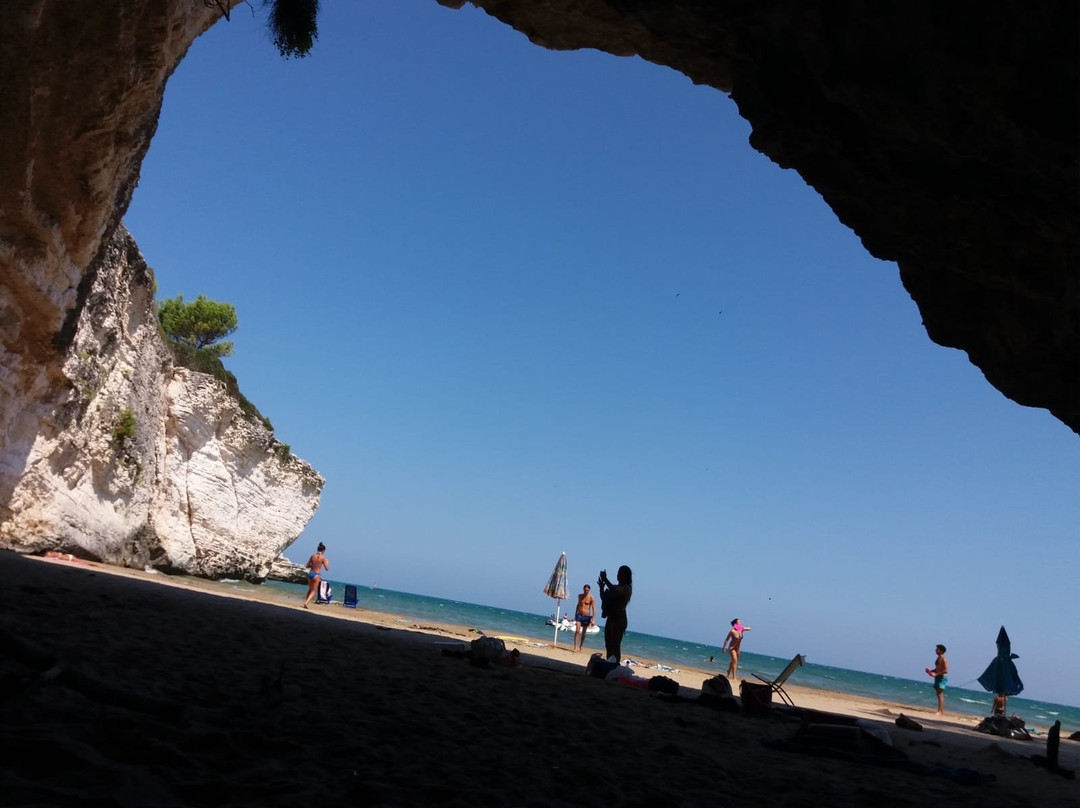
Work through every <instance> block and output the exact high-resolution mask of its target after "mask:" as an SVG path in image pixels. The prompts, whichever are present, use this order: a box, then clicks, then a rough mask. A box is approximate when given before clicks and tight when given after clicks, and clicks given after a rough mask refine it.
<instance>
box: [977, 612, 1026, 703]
mask: <svg viewBox="0 0 1080 808" xmlns="http://www.w3.org/2000/svg"><path fill="white" fill-rule="evenodd" d="M997 649H998V650H997V656H996V657H994V659H993V661H992V662H991V663H990V666H989V667H988V668H987V669H986V671H985V672H984V673H983V675H982V676H980V677H979V684H980V685H982V686H983V687H984V688H985V689H986V690H989V691H990V692H991V693H1004V694H1005V695H1006V696H1015V695H1017V694H1018V693H1020V692H1021V691H1022V690H1023V689H1024V683H1023V682H1021V681H1020V674H1019V673H1017V672H1016V665H1015V664H1013V660H1014V659H1019V657H1018V656H1017V655H1016V654H1014V653H1013V652H1012V642H1010V640H1009V635H1008V634H1007V633H1006V632H1005V626H1002V627H1001V631H999V632H998V636H997Z"/></svg>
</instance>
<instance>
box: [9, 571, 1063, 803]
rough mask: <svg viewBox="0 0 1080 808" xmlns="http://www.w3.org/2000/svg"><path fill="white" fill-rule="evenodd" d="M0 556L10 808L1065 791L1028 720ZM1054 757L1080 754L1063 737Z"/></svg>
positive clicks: (955, 796)
mask: <svg viewBox="0 0 1080 808" xmlns="http://www.w3.org/2000/svg"><path fill="white" fill-rule="evenodd" d="M0 574H2V575H3V580H4V581H5V585H4V587H3V588H2V590H0V606H2V609H0V646H2V647H3V653H2V654H0V675H2V676H3V677H4V687H3V689H2V690H0V693H2V696H0V699H2V700H0V709H2V713H0V715H2V719H3V720H2V723H0V727H2V728H0V733H2V737H0V741H2V743H3V745H4V748H5V749H7V750H9V751H8V752H7V753H5V755H4V756H3V763H2V764H0V787H2V789H3V793H4V795H5V802H6V803H7V804H10V805H66V804H74V803H76V802H78V803H79V804H83V805H91V804H93V805H124V806H127V805H130V806H145V805H160V806H182V805H183V806H186V805H194V804H206V805H252V806H256V805H258V806H269V805H283V806H285V805H311V806H335V805H345V804H348V805H463V806H464V805H469V806H476V805H492V806H502V805H514V806H516V805H536V806H546V805H552V804H566V805H595V804H597V803H600V804H609V805H626V806H629V805H641V806H645V805H650V806H652V805H714V804H717V803H718V802H719V803H720V804H728V805H754V806H762V805H766V806H767V805H815V806H820V805H830V806H865V805H869V804H875V803H876V804H879V805H923V806H925V805H926V804H927V803H928V802H929V801H933V802H935V803H937V804H950V805H953V806H955V805H979V806H985V807H986V808H992V807H993V806H1010V808H1014V807H1015V806H1017V805H1054V806H1056V805H1069V804H1080V787H1078V781H1076V780H1067V779H1065V778H1064V777H1062V776H1059V775H1057V774H1054V773H1051V772H1049V771H1047V770H1045V769H1044V768H1040V767H1038V766H1035V765H1034V764H1033V763H1032V761H1031V759H1030V758H1031V756H1032V755H1045V754H1046V740H1045V736H1039V737H1037V738H1036V739H1035V740H1033V741H1029V742H1025V741H1013V740H1006V739H1003V738H998V737H993V736H988V735H983V734H981V733H977V732H974V731H973V727H974V725H975V723H976V721H975V720H974V719H971V718H968V717H964V716H958V715H947V716H945V717H944V718H940V717H935V716H934V715H933V714H932V713H930V712H927V711H925V710H918V709H913V708H910V707H905V706H901V705H896V704H889V703H886V702H881V701H877V700H873V699H865V698H858V697H853V696H847V695H845V694H841V693H828V692H824V691H818V690H810V689H805V688H800V687H798V685H797V684H788V685H787V686H786V690H787V691H788V693H789V694H790V695H791V696H792V698H793V699H794V701H795V703H796V704H797V705H798V706H799V708H803V709H802V710H801V711H795V710H788V709H781V708H780V706H779V704H778V703H774V705H773V708H772V709H770V710H768V711H767V712H765V713H764V714H763V715H760V716H754V715H748V714H743V713H740V712H736V713H729V712H718V711H715V710H712V709H707V708H706V707H704V706H701V704H700V702H699V701H698V699H697V696H698V695H699V688H700V686H701V683H702V682H703V681H704V679H706V678H708V677H709V676H711V675H712V674H711V673H708V672H705V671H691V670H682V671H680V672H679V673H671V672H664V675H666V676H668V677H670V678H672V679H675V680H676V681H678V682H679V683H680V685H681V687H680V692H679V694H678V696H677V697H675V698H672V697H667V696H661V695H659V694H656V693H650V692H647V691H643V690H639V689H635V688H628V687H623V686H620V685H617V684H613V683H610V682H605V681H601V680H598V679H593V678H590V677H588V676H586V675H585V674H584V663H585V662H586V659H587V655H584V654H573V653H572V652H571V651H570V650H569V648H568V647H567V648H564V647H560V648H557V649H551V648H548V647H543V646H541V645H538V644H537V643H532V642H529V643H520V642H508V643H507V645H508V647H510V648H514V647H517V648H518V649H519V651H520V653H521V664H520V665H519V666H518V667H514V668H507V667H499V666H492V667H480V666H476V665H473V664H471V663H470V662H469V661H468V660H466V659H462V658H459V657H454V656H447V655H444V654H443V651H444V650H453V649H454V648H456V647H462V646H461V645H460V644H462V643H468V642H469V641H470V640H471V639H473V638H475V637H476V633H475V632H474V631H470V629H469V628H467V627H461V626H445V625H438V626H435V625H431V626H423V627H420V626H410V625H408V624H407V623H404V622H402V618H399V617H395V616H393V615H385V614H380V613H376V612H369V611H365V610H362V609H361V610H357V611H353V610H346V609H343V608H341V607H340V606H328V607H320V608H312V609H310V610H304V609H301V608H298V607H293V606H283V605H281V603H280V599H279V598H276V597H274V596H273V595H271V594H269V593H262V592H253V593H251V594H250V595H248V594H243V595H241V594H240V593H238V592H232V593H227V594H226V593H222V592H221V591H220V589H221V588H220V586H217V585H216V584H213V583H211V582H203V581H199V580H197V579H189V578H175V577H167V576H164V575H151V574H148V573H145V572H142V571H137V570H124V569H118V568H112V567H104V566H102V565H89V564H84V563H78V562H69V561H55V560H42V559H30V558H24V557H20V556H17V555H16V554H14V553H10V552H0ZM215 587H216V589H217V590H218V591H216V592H213V593H211V590H213V589H215ZM447 643H451V645H447ZM636 672H638V673H640V674H641V675H643V676H649V675H652V674H655V673H658V671H653V670H649V669H639V670H638V671H636ZM796 679H797V674H796V677H795V678H793V679H792V680H791V681H792V682H795V681H796ZM737 691H738V687H737V684H736V692H737ZM807 711H820V714H819V713H813V712H807ZM900 712H903V713H904V714H905V715H907V716H910V717H911V718H913V719H915V720H916V721H917V722H919V723H920V724H921V725H922V726H923V730H922V731H921V732H913V731H910V730H903V729H900V728H898V727H897V726H896V724H895V718H896V716H897V715H898V714H899V713H900ZM844 717H847V718H849V719H859V720H860V721H861V722H862V723H863V726H864V727H865V728H867V729H868V730H869V731H871V732H872V733H874V734H876V735H878V736H880V737H884V738H887V739H888V741H889V742H890V743H891V745H892V749H893V750H894V751H893V752H892V754H895V755H897V757H896V758H895V759H891V758H890V757H888V756H887V754H878V753H877V752H876V751H875V750H878V746H877V745H876V744H874V743H873V742H871V741H868V740H866V739H865V736H863V735H861V734H860V733H859V730H857V729H856V730H847V729H838V730H835V731H833V730H831V729H830V730H829V731H828V732H827V733H826V735H829V736H831V737H832V738H833V739H832V740H830V742H829V744H827V745H824V746H821V745H819V746H817V747H814V748H810V749H807V747H805V746H795V745H793V744H792V740H793V739H794V738H795V736H796V733H797V732H798V730H799V728H800V726H801V724H803V723H805V722H806V721H811V722H813V723H822V722H832V721H840V720H844ZM852 733H854V734H852ZM822 737H823V736H818V741H819V742H820V740H821V738H822ZM774 741H776V742H779V743H778V744H775V743H772V742H774ZM885 752H886V753H887V750H885ZM1060 764H1061V765H1062V766H1065V767H1068V768H1072V769H1078V768H1080V743H1077V742H1074V741H1069V740H1063V741H1062V743H1061V758H1060ZM991 778H992V780H991Z"/></svg>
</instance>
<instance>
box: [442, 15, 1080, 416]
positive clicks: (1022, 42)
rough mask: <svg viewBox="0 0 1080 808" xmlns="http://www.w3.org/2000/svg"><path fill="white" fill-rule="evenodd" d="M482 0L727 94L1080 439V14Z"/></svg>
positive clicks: (1028, 398)
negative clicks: (678, 73)
mask: <svg viewBox="0 0 1080 808" xmlns="http://www.w3.org/2000/svg"><path fill="white" fill-rule="evenodd" d="M443 4H444V5H448V6H452V7H460V6H462V5H464V3H463V2H453V1H452V0H451V1H449V2H444V3H443ZM472 4H473V5H475V6H478V7H480V8H483V9H484V10H485V11H486V12H487V13H489V14H491V15H492V16H494V17H496V18H498V19H499V20H502V21H503V22H505V23H507V24H508V25H511V26H513V27H514V28H516V29H517V30H519V31H521V32H522V33H524V34H525V35H526V36H528V37H529V39H530V40H532V41H533V42H535V43H536V44H538V45H542V46H544V47H547V48H552V49H575V48H596V49H599V50H603V51H607V52H609V53H612V54H616V55H623V56H625V55H632V54H636V55H639V56H641V57H642V58H644V59H646V60H648V61H651V62H655V63H657V64H661V65H667V66H669V67H672V68H674V69H675V70H678V71H680V72H682V73H684V74H686V75H687V76H689V77H690V78H691V79H692V80H693V81H695V82H697V83H700V84H705V85H709V86H712V87H715V88H717V89H719V90H723V91H725V92H729V93H730V94H731V97H732V98H733V99H734V101H735V103H736V104H737V105H738V108H739V111H740V113H741V114H742V115H743V117H745V118H746V119H747V120H748V121H749V122H750V124H751V126H752V127H753V134H752V135H751V137H750V143H751V145H752V146H753V147H754V148H756V149H757V150H759V151H761V152H762V153H764V154H766V155H767V156H769V157H770V158H771V159H772V160H773V161H775V162H776V163H777V164H779V165H780V166H783V167H784V168H793V169H795V170H796V171H797V172H798V173H799V174H800V175H801V176H802V177H803V179H805V180H806V182H807V183H809V184H810V185H811V186H812V187H813V188H815V189H816V190H817V191H818V192H819V193H820V194H821V195H822V196H823V197H824V199H825V201H826V202H827V203H828V204H829V205H830V207H832V209H833V211H835V213H836V215H837V216H838V217H839V218H840V220H841V221H842V222H844V223H845V224H846V225H847V226H849V227H850V228H851V229H852V230H854V231H855V233H857V234H858V235H859V237H860V238H861V239H862V242H863V244H864V245H865V246H866V248H867V250H869V251H870V253H872V254H873V255H874V256H876V257H877V258H880V259H883V260H887V261H895V262H897V264H898V265H899V268H900V277H901V279H902V280H903V283H904V286H905V287H906V288H907V290H908V292H909V293H910V294H911V296H912V298H913V299H914V300H915V302H916V304H917V305H918V307H919V310H920V312H921V314H922V318H923V323H924V325H925V327H926V330H927V333H928V334H929V335H930V338H931V339H932V340H934V342H936V343H938V344H940V345H944V346H947V347H953V348H959V349H961V350H963V351H965V352H966V353H967V354H968V356H969V358H970V360H971V361H972V363H974V364H975V365H976V366H977V367H979V369H980V370H981V371H982V372H983V374H984V375H985V376H986V378H987V380H988V381H989V382H990V383H991V384H992V385H994V386H995V387H996V388H997V389H998V390H1000V391H1001V392H1002V393H1004V394H1005V395H1006V396H1008V397H1009V398H1011V399H1012V400H1014V401H1016V402H1018V403H1020V404H1024V405H1026V406H1030V407H1045V408H1046V409H1048V410H1050V412H1051V413H1053V414H1054V415H1055V416H1056V417H1057V418H1059V419H1060V420H1061V421H1063V422H1064V423H1065V424H1067V425H1068V426H1069V427H1071V428H1072V429H1073V431H1076V432H1080V276H1078V266H1080V261H1078V258H1080V161H1078V155H1080V68H1078V65H1080V5H1078V4H1076V3H1073V2H1045V3H1033V4H1028V3H1013V2H1000V1H999V2H983V3H966V2H965V3H940V2H929V1H927V2H902V3H901V2H873V3H865V2H819V3H815V2H806V1H805V0H779V1H778V2H745V1H743V2H735V1H734V0H727V1H725V0H699V1H698V2H679V1H678V0H612V1H610V2H602V0H593V1H592V2H590V0H552V1H550V2H544V3H536V2H534V1H533V0H474V2H473V3H472Z"/></svg>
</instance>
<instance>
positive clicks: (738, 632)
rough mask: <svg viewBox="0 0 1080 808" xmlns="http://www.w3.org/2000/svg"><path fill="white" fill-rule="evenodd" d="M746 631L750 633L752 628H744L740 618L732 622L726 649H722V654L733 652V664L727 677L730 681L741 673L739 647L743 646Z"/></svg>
mask: <svg viewBox="0 0 1080 808" xmlns="http://www.w3.org/2000/svg"><path fill="white" fill-rule="evenodd" d="M744 631H750V626H744V625H743V624H742V623H740V622H739V618H737V617H736V618H735V619H734V620H732V621H731V631H729V632H728V633H727V636H726V637H725V638H724V647H723V648H721V649H720V653H721V654H723V653H724V652H725V651H730V652H731V662H729V663H728V666H727V675H728V678H729V679H734V678H735V677H736V676H737V675H738V673H739V647H740V646H741V645H742V635H743V632H744Z"/></svg>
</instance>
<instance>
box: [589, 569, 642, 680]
mask: <svg viewBox="0 0 1080 808" xmlns="http://www.w3.org/2000/svg"><path fill="white" fill-rule="evenodd" d="M615 580H616V581H617V582H618V583H614V584H613V583H611V581H609V580H608V577H607V571H606V570H600V578H599V579H597V581H596V584H597V586H599V587H600V611H601V612H602V613H603V616H604V617H606V618H607V623H605V624H604V646H605V650H606V651H607V655H608V656H607V658H608V661H609V662H622V639H623V635H624V634H625V633H626V607H627V605H628V604H629V603H630V596H631V595H633V593H634V580H633V573H632V572H631V571H630V568H629V567H628V566H626V565H625V564H623V565H622V566H621V567H619V572H618V574H617V575H616V576H615Z"/></svg>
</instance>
